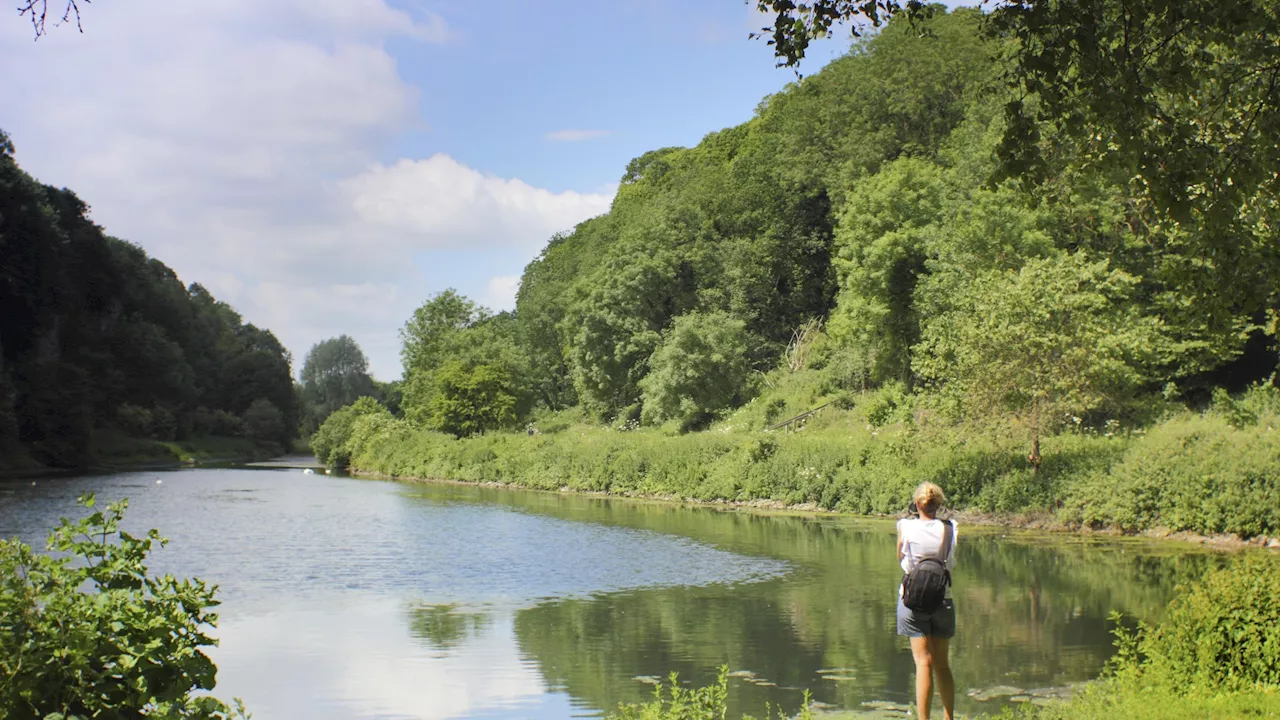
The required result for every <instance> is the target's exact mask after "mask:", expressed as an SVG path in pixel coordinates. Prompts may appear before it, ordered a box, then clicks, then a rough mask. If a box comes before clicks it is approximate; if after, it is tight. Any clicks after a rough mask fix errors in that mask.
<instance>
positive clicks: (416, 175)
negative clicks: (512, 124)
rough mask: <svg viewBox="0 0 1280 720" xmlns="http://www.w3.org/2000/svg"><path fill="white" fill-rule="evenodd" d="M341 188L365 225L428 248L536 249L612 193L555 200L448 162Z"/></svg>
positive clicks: (421, 163) (407, 164)
mask: <svg viewBox="0 0 1280 720" xmlns="http://www.w3.org/2000/svg"><path fill="white" fill-rule="evenodd" d="M342 188H343V190H344V192H345V194H346V196H347V199H348V200H349V202H350V203H351V205H352V206H353V207H354V208H355V209H356V212H357V213H359V215H360V218H361V220H363V221H364V222H366V223H369V224H370V225H374V226H377V227H381V228H385V229H389V230H394V231H399V232H403V233H408V234H412V235H414V236H417V237H419V238H422V239H423V240H425V241H426V242H425V243H424V244H426V245H427V246H428V247H434V248H447V249H465V248H469V247H474V246H475V244H476V243H484V244H486V245H489V246H493V245H499V246H510V247H517V248H529V247H537V246H541V245H542V244H543V243H545V242H546V241H547V239H548V238H550V237H551V235H553V234H554V233H557V232H559V231H561V230H569V229H572V228H573V226H574V225H576V224H577V223H579V222H582V221H583V220H585V219H587V218H589V217H593V216H595V215H599V214H601V213H604V212H606V211H607V210H608V209H609V204H610V202H612V197H613V196H612V194H611V193H591V194H584V193H577V192H574V191H572V190H569V191H565V192H561V193H554V192H551V191H549V190H544V189H542V188H536V187H533V186H531V185H528V184H527V183H525V182H523V181H521V180H511V179H505V178H499V177H494V176H492V175H485V174H483V173H480V172H478V171H476V170H473V169H471V168H469V167H466V166H465V165H462V164H460V163H458V162H457V161H456V160H454V159H453V158H451V157H448V156H447V155H433V156H432V157H430V158H427V159H426V160H401V161H399V162H397V163H395V164H394V165H391V166H385V165H376V166H374V167H372V168H370V169H369V170H368V171H366V172H364V173H361V174H360V175H358V176H356V177H354V178H351V179H350V180H346V181H344V182H343V183H342Z"/></svg>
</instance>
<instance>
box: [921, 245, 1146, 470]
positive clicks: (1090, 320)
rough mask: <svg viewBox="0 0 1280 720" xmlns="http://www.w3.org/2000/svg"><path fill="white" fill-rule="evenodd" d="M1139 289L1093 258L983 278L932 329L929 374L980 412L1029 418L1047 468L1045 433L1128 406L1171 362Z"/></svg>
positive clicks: (1053, 261) (1042, 263)
mask: <svg viewBox="0 0 1280 720" xmlns="http://www.w3.org/2000/svg"><path fill="white" fill-rule="evenodd" d="M1136 285H1137V279H1136V278H1134V277H1133V276H1131V275H1128V274H1126V273H1124V272H1123V271H1120V270H1115V269H1111V268H1109V267H1108V263H1107V261H1106V260H1099V261H1091V260H1090V259H1089V258H1088V257H1087V256H1086V255H1085V254H1084V253H1074V254H1069V255H1057V256H1053V257H1047V258H1043V259H1038V260H1031V261H1028V262H1027V264H1026V265H1025V266H1023V267H1022V269H1021V270H1019V271H1011V270H1005V271H1000V270H995V271H991V272H988V273H985V274H983V275H980V276H978V277H976V278H974V279H973V281H972V282H971V283H969V285H968V286H967V287H966V288H965V289H964V290H963V294H962V295H961V296H960V297H957V298H956V299H955V307H954V309H953V310H951V311H949V312H947V313H945V314H943V315H942V316H940V317H938V318H937V319H936V320H934V321H933V322H932V323H930V324H929V325H928V326H927V327H926V329H925V332H924V339H923V340H922V342H921V348H920V350H921V352H920V355H919V357H918V359H917V363H918V365H919V367H920V372H921V374H922V375H923V376H924V377H925V378H926V379H928V380H930V381H932V382H934V383H935V384H937V385H940V386H945V387H946V389H947V390H949V391H951V392H953V393H955V394H956V395H957V396H958V397H960V398H961V399H962V402H963V403H964V405H965V406H966V407H967V408H968V409H969V410H970V411H972V412H974V413H977V414H983V413H991V412H993V411H995V412H1004V411H1009V412H1013V413H1016V414H1018V415H1019V416H1021V417H1023V418H1024V419H1025V420H1026V422H1027V424H1028V425H1029V427H1030V429H1031V438H1032V449H1031V455H1030V459H1031V462H1032V464H1033V465H1036V466H1038V465H1039V462H1040V445H1039V439H1040V434H1041V431H1042V429H1043V428H1044V427H1045V426H1049V425H1053V424H1060V423H1061V422H1062V421H1063V419H1064V418H1065V417H1066V416H1067V415H1070V414H1083V413H1087V412H1089V411H1091V410H1096V409H1100V408H1104V407H1106V406H1108V405H1111V406H1113V407H1114V406H1116V405H1118V404H1121V403H1123V402H1125V401H1126V400H1127V399H1129V398H1130V397H1131V396H1132V393H1133V392H1134V391H1135V390H1136V389H1137V388H1138V387H1140V386H1141V385H1142V383H1143V382H1144V381H1145V380H1147V378H1148V375H1147V374H1146V372H1147V371H1149V369H1150V368H1152V367H1154V366H1156V365H1157V364H1158V363H1159V361H1160V360H1162V357H1161V355H1162V353H1163V351H1165V349H1166V348H1165V337H1164V328H1163V325H1162V323H1161V322H1160V320H1159V319H1158V318H1155V317H1150V316H1144V315H1143V314H1142V311H1141V309H1140V308H1139V307H1138V306H1136V305H1135V304H1134V303H1132V302H1131V299H1132V297H1133V294H1134V291H1135V289H1136Z"/></svg>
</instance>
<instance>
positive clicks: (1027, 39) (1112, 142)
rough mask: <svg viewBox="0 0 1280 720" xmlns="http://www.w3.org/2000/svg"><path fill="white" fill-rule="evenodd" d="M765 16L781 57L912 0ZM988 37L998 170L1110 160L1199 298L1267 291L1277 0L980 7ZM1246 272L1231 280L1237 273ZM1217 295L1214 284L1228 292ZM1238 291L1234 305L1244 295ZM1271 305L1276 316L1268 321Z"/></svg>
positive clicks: (924, 9) (898, 12)
mask: <svg viewBox="0 0 1280 720" xmlns="http://www.w3.org/2000/svg"><path fill="white" fill-rule="evenodd" d="M756 5H757V7H758V8H759V9H760V10H761V11H762V12H770V13H773V14H774V22H773V24H772V25H771V26H769V27H766V28H764V29H763V30H762V34H766V35H769V36H771V39H770V40H769V44H770V45H772V46H773V48H774V53H775V56H776V57H777V58H778V59H779V65H785V66H796V65H797V64H798V63H799V62H800V61H801V60H802V59H803V58H804V55H805V52H806V51H807V49H808V46H809V43H810V42H811V41H812V40H813V39H814V38H818V37H822V36H825V35H827V34H828V33H830V32H831V30H832V28H833V27H834V26H835V25H836V24H839V23H842V22H849V23H851V27H852V30H851V31H852V33H853V34H854V35H855V36H858V35H860V34H861V33H862V32H864V31H865V30H866V28H867V25H868V24H869V25H871V26H873V27H879V26H880V25H882V24H883V23H885V22H886V21H888V20H889V19H890V18H893V17H894V16H905V18H906V20H907V21H908V22H909V23H911V24H912V25H913V26H916V27H917V28H918V29H922V30H926V31H927V29H928V26H929V23H928V18H929V17H930V16H932V15H933V14H935V12H937V8H938V6H933V5H928V4H926V3H924V2H920V0H907V1H905V2H899V1H898V0H815V1H813V2H805V3H796V2H793V1H792V0H758V2H756ZM983 5H984V6H986V7H987V8H988V10H989V12H988V13H987V14H986V15H985V16H984V22H983V31H984V35H985V37H987V38H988V39H990V40H992V41H994V43H995V45H996V47H997V48H998V49H999V50H1000V51H1001V52H1002V53H1004V55H1005V56H1006V59H1007V63H1006V64H1005V66H1004V68H1003V71H1004V81H1005V84H1006V86H1007V88H1008V90H1009V92H1008V93H1007V94H1006V96H1005V106H1004V115H1005V128H1004V131H1003V139H1002V141H1001V144H1000V147H999V156H1000V160H1001V164H1000V169H999V172H998V173H997V177H1013V178H1018V179H1020V180H1023V181H1025V182H1026V184H1027V185H1028V186H1036V185H1038V184H1039V183H1040V182H1041V181H1042V180H1043V179H1044V178H1045V177H1046V176H1047V175H1049V174H1051V173H1052V172H1053V167H1054V166H1055V165H1059V164H1061V163H1064V162H1082V163H1084V164H1089V165H1094V166H1100V167H1106V168H1110V169H1111V170H1112V171H1113V172H1115V173H1116V174H1117V175H1119V176H1121V177H1125V178H1132V180H1133V182H1132V188H1133V191H1134V193H1135V194H1136V195H1137V196H1138V197H1139V198H1141V199H1142V201H1143V202H1145V203H1147V204H1149V205H1150V207H1151V208H1152V210H1153V212H1154V214H1155V218H1154V221H1155V222H1159V223H1160V224H1162V225H1163V226H1164V230H1165V232H1167V233H1169V234H1172V235H1173V236H1174V237H1173V238H1171V244H1176V245H1183V246H1185V248H1186V250H1187V252H1186V254H1188V255H1193V256H1199V257H1201V258H1205V261H1202V262H1199V263H1195V264H1194V265H1193V267H1194V269H1190V268H1184V272H1183V278H1182V279H1183V280H1184V281H1186V282H1188V283H1191V282H1194V283H1197V287H1198V290H1199V293H1198V301H1200V302H1206V303H1217V304H1220V305H1223V306H1226V307H1232V306H1234V305H1237V304H1239V303H1241V302H1246V303H1247V302H1249V301H1250V300H1252V301H1253V304H1254V305H1255V306H1256V305H1257V302H1258V300H1259V298H1258V295H1259V293H1261V295H1262V299H1263V300H1265V299H1267V297H1268V296H1272V299H1273V300H1274V297H1273V286H1272V285H1271V284H1267V283H1266V282H1265V280H1264V278H1266V277H1268V276H1269V274H1271V273H1274V271H1275V270H1276V268H1277V267H1280V250H1278V249H1277V247H1276V244H1275V243H1274V240H1273V238H1272V237H1271V236H1270V234H1269V231H1268V230H1265V229H1264V228H1268V227H1272V226H1274V224H1275V222H1276V208H1275V203H1274V198H1275V197H1276V196H1277V194H1280V174H1277V173H1276V172H1275V171H1274V170H1275V168H1276V167H1277V166H1278V165H1280V144H1277V143H1276V142H1275V140H1274V139H1275V137H1276V136H1277V135H1280V45H1277V44H1276V43H1275V38H1276V37H1277V36H1278V35H1280V3H1276V2H1274V0H1229V1H1228V2H1219V1H1218V0H984V2H983ZM1242 270H1243V271H1245V272H1246V273H1247V276H1246V277H1243V278H1242V277H1240V276H1239V273H1240V272H1241V271H1242ZM1224 287H1225V288H1228V292H1227V293H1223V292H1222V289H1223V288H1224ZM1242 298H1243V299H1242ZM1274 316H1275V311H1274V310H1272V317H1274Z"/></svg>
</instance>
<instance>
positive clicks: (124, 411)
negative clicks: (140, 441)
mask: <svg viewBox="0 0 1280 720" xmlns="http://www.w3.org/2000/svg"><path fill="white" fill-rule="evenodd" d="M116 424H117V425H119V426H120V429H121V430H124V431H125V432H126V433H128V434H129V435H132V436H133V437H151V411H150V410H148V409H146V408H144V407H139V406H137V405H133V404H131V403H120V407H118V408H116Z"/></svg>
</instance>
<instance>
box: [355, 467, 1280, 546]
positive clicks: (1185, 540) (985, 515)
mask: <svg viewBox="0 0 1280 720" xmlns="http://www.w3.org/2000/svg"><path fill="white" fill-rule="evenodd" d="M346 472H347V474H349V475H351V476H353V477H358V478H365V479H370V480H392V481H395V482H407V483H421V484H426V485H455V486H464V487H489V488H497V489H505V490H525V491H529V492H541V493H548V494H564V493H569V494H573V495H580V496H584V497H596V498H600V499H612V498H618V499H625V500H629V501H637V502H654V503H662V504H670V505H687V506H692V507H703V508H708V509H713V510H721V511H724V512H750V513H753V514H765V515H799V516H826V517H861V518H879V519H884V520H886V521H892V520H896V519H898V518H900V517H903V516H904V515H903V514H896V515H891V514H884V513H849V512H842V511H839V510H828V509H825V508H822V507H819V506H817V505H815V504H813V503H804V504H792V505H788V504H785V503H782V502H780V501H776V500H723V499H720V500H697V499H690V498H682V497H677V496H672V495H662V494H641V493H634V492H628V493H614V492H608V491H600V490H575V489H571V488H568V487H563V488H558V489H548V488H532V487H529V486H526V485H522V484H519V483H515V482H501V481H495V480H490V481H481V482H472V481H467V480H453V479H449V478H431V477H409V476H397V475H387V474H385V473H379V472H371V471H364V470H358V469H352V468H347V469H346ZM945 516H946V517H948V518H951V519H954V520H955V521H956V522H957V524H959V525H963V526H965V527H969V528H975V527H976V528H983V529H984V530H986V531H990V532H999V531H1002V530H1011V531H1020V532H1021V531H1025V532H1047V533H1054V534H1062V535H1074V536H1084V537H1088V536H1100V537H1132V538H1142V539H1147V540H1158V541H1160V542H1171V543H1180V544H1186V545H1194V546H1199V547H1206V548H1210V549H1213V550H1221V551H1225V552H1231V551H1239V550H1248V549H1254V550H1258V549H1266V550H1272V551H1276V552H1280V538H1270V537H1265V536H1263V537H1254V538H1250V539H1244V538H1241V537H1239V536H1238V535H1212V536H1211V535H1201V534H1199V533H1194V532H1188V531H1180V532H1171V531H1169V530H1165V529H1160V528H1157V529H1152V530H1143V531H1141V532H1137V533H1126V532H1123V531H1121V530H1119V529H1117V528H1092V527H1083V526H1081V525H1079V524H1073V523H1066V522H1063V521H1062V520H1061V519H1060V518H1059V517H1057V516H1056V515H1054V514H1053V513H1051V512H1049V511H1039V512H1025V513H1004V514H1002V513H993V512H982V511H977V510H972V509H962V510H949V511H948V512H947V513H945Z"/></svg>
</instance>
